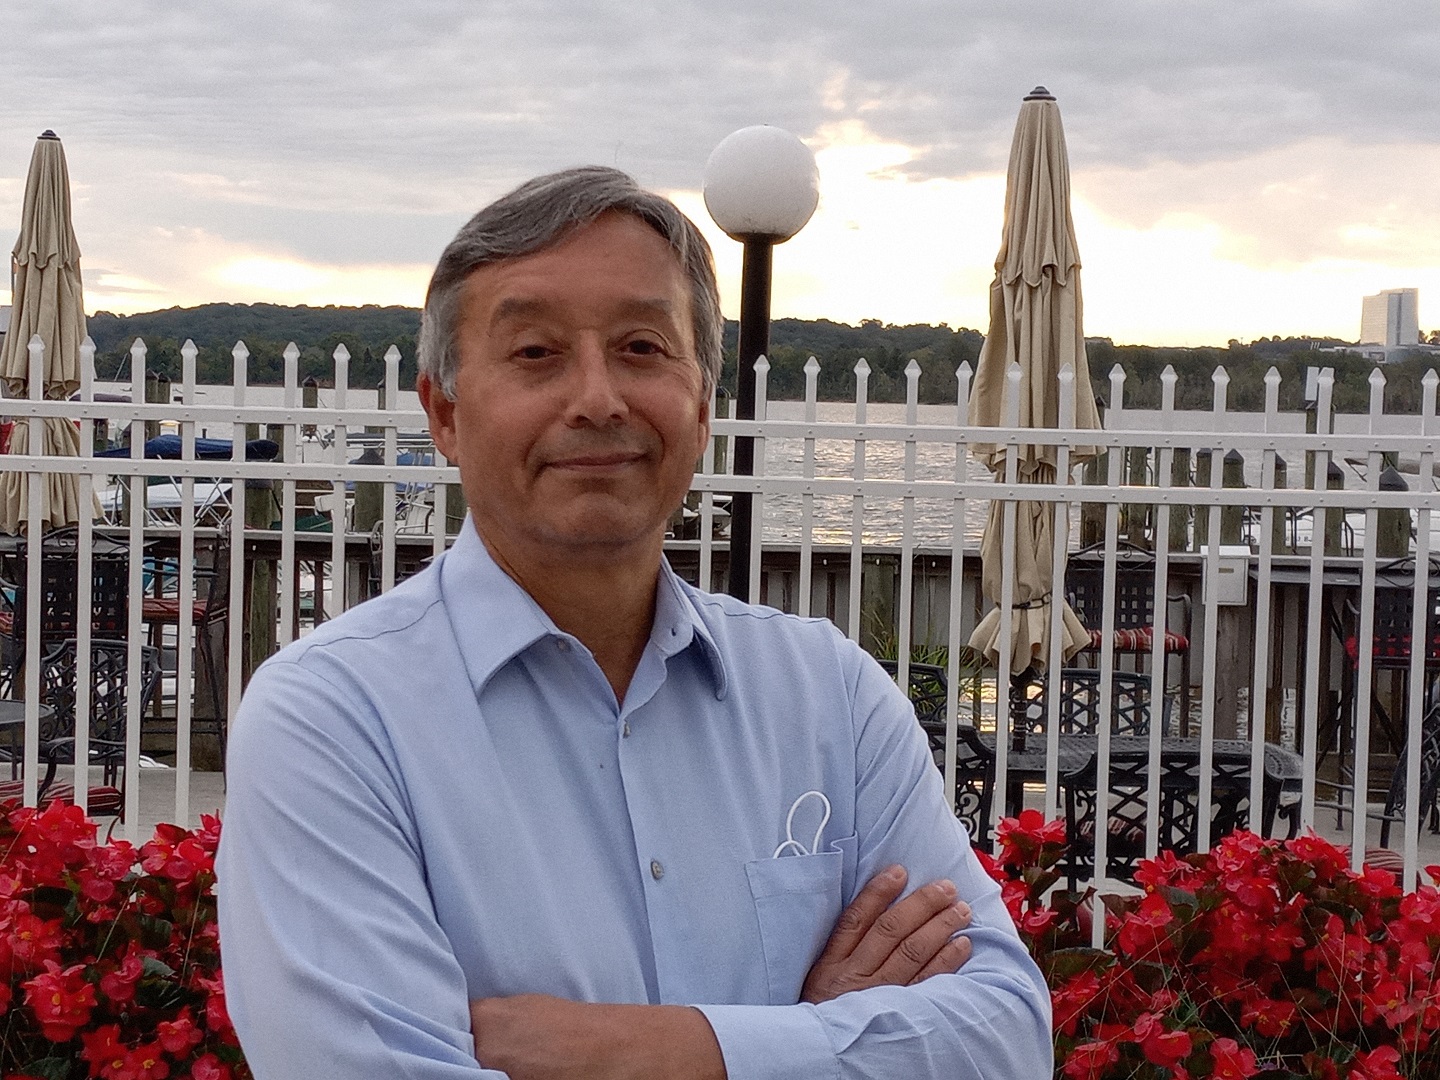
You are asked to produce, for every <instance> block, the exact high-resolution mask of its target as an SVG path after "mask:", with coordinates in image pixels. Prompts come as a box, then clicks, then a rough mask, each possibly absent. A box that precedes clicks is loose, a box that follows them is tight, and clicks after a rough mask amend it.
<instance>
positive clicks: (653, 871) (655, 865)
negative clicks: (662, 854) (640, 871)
mask: <svg viewBox="0 0 1440 1080" xmlns="http://www.w3.org/2000/svg"><path fill="white" fill-rule="evenodd" d="M650 876H651V877H653V878H654V879H655V880H656V881H659V880H660V879H661V878H662V877H664V876H665V868H664V867H663V866H661V865H660V860H659V859H651V860H650Z"/></svg>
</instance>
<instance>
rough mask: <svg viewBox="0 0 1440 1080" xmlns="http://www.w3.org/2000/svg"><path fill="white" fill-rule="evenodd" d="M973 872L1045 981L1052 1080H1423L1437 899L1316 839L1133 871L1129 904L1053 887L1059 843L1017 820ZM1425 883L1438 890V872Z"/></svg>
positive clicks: (1033, 814)
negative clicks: (998, 901)
mask: <svg viewBox="0 0 1440 1080" xmlns="http://www.w3.org/2000/svg"><path fill="white" fill-rule="evenodd" d="M998 836H999V838H1000V856H999V858H998V859H990V858H988V856H982V857H983V858H984V859H985V861H986V862H987V863H988V864H989V866H988V868H989V869H990V872H991V874H992V875H993V876H994V877H995V878H996V879H997V880H998V881H1000V882H1001V886H1002V890H1003V894H1004V897H1005V902H1006V904H1007V906H1008V907H1009V909H1010V912H1011V914H1012V915H1013V916H1014V918H1015V922H1016V925H1017V926H1018V927H1019V928H1020V932H1021V935H1022V937H1024V939H1025V941H1026V943H1027V944H1028V945H1029V946H1030V949H1031V951H1032V953H1033V954H1034V956H1035V958H1036V960H1037V961H1038V962H1039V964H1040V967H1041V969H1042V970H1043V971H1044V973H1045V977H1046V981H1047V982H1048V983H1049V985H1050V988H1051V996H1052V1000H1053V1003H1054V1010H1055V1056H1056V1062H1057V1068H1056V1075H1057V1077H1063V1078H1064V1080H1120V1078H1122V1077H1125V1078H1138V1080H1171V1078H1175V1080H1210V1078H1213V1080H1243V1078H1246V1077H1252V1076H1253V1077H1266V1078H1270V1080H1300V1078H1305V1080H1395V1078H1399V1077H1404V1078H1407V1080H1422V1078H1426V1080H1429V1078H1437V1077H1440V1040H1437V1039H1436V1038H1435V1036H1436V1032H1437V1030H1440V982H1437V970H1436V965H1437V960H1440V890H1437V889H1436V888H1435V886H1433V885H1426V886H1423V887H1422V888H1420V889H1419V890H1417V891H1416V892H1413V893H1408V894H1406V893H1404V892H1402V890H1401V889H1400V887H1399V885H1398V884H1397V882H1396V878H1395V875H1394V874H1392V873H1390V872H1389V871H1386V870H1379V869H1375V868H1366V869H1365V870H1364V871H1363V872H1361V873H1354V872H1352V871H1351V870H1350V869H1349V865H1348V858H1347V856H1346V853H1345V852H1344V851H1342V850H1341V849H1339V848H1337V847H1335V846H1334V845H1332V844H1330V843H1328V842H1327V841H1325V840H1323V839H1321V838H1319V837H1316V836H1313V835H1311V836H1303V837H1299V838H1297V839H1295V840H1288V841H1279V840H1265V839H1261V838H1260V837H1258V836H1256V835H1254V834H1252V833H1244V832H1237V833H1235V834H1233V835H1231V836H1229V837H1226V838H1225V839H1224V840H1221V841H1220V842H1219V843H1218V844H1217V845H1216V846H1215V847H1214V848H1213V849H1212V850H1211V851H1209V852H1208V853H1206V854H1204V855H1192V856H1189V857H1187V858H1183V859H1180V858H1176V857H1175V856H1174V855H1173V854H1171V853H1169V852H1162V853H1161V855H1160V856H1159V857H1158V858H1156V859H1152V860H1148V861H1146V862H1145V863H1142V864H1141V867H1140V869H1139V871H1138V873H1137V875H1136V880H1137V882H1138V883H1139V884H1140V885H1142V886H1143V887H1144V890H1145V891H1144V895H1143V896H1137V897H1128V898H1123V899H1121V898H1115V897H1106V898H1104V901H1103V903H1102V904H1101V910H1102V911H1103V917H1104V920H1105V924H1104V931H1103V934H1104V940H1105V944H1106V948H1105V949H1104V950H1101V949H1094V948H1091V947H1090V941H1091V931H1092V928H1093V919H1094V917H1095V916H1094V915H1093V911H1094V903H1095V898H1094V897H1093V896H1092V895H1090V894H1088V893H1087V894H1085V895H1082V896H1077V895H1075V894H1071V893H1067V892H1063V891H1057V892H1055V893H1052V894H1051V895H1050V898H1049V900H1048V901H1046V900H1045V899H1044V896H1045V894H1046V893H1047V892H1048V891H1049V890H1050V889H1051V887H1052V886H1054V885H1055V884H1056V883H1057V882H1058V881H1059V878H1060V875H1059V873H1058V872H1057V871H1056V869H1055V867H1056V865H1057V864H1058V863H1059V861H1060V859H1061V856H1062V855H1063V853H1064V849H1065V829H1064V825H1063V823H1061V822H1059V821H1053V822H1048V823H1047V822H1045V821H1044V820H1043V818H1042V817H1041V815H1040V814H1039V812H1038V811H1034V810H1027V811H1025V812H1024V813H1023V814H1022V815H1021V816H1020V817H1019V818H1010V819H1007V820H1006V821H1004V822H1002V823H1001V825H1000V828H999V832H998ZM1427 873H1428V874H1429V875H1430V876H1431V877H1432V878H1433V879H1434V880H1436V881H1437V882H1440V867H1434V866H1432V867H1428V868H1427Z"/></svg>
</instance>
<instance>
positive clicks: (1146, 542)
mask: <svg viewBox="0 0 1440 1080" xmlns="http://www.w3.org/2000/svg"><path fill="white" fill-rule="evenodd" d="M1125 457H1126V465H1127V468H1126V477H1125V483H1126V484H1128V485H1129V486H1130V487H1144V486H1145V478H1146V474H1147V473H1148V472H1149V467H1150V450H1149V448H1148V447H1144V446H1132V447H1130V448H1129V450H1128V451H1127V452H1126V454H1125ZM1120 512H1121V513H1122V514H1123V515H1124V516H1125V539H1126V540H1128V541H1129V542H1130V543H1132V544H1134V545H1135V546H1136V547H1140V548H1149V549H1153V548H1154V547H1155V538H1154V537H1153V536H1151V534H1150V518H1151V507H1150V506H1149V505H1148V504H1147V503H1125V504H1124V505H1122V506H1121V507H1120Z"/></svg>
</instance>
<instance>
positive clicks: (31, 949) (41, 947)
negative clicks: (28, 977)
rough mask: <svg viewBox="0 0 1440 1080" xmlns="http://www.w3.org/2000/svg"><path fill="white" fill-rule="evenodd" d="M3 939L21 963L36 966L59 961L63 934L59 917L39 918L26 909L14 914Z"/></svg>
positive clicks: (11, 953) (12, 954) (31, 966)
mask: <svg viewBox="0 0 1440 1080" xmlns="http://www.w3.org/2000/svg"><path fill="white" fill-rule="evenodd" d="M5 941H6V945H7V946H8V947H9V952H10V955H11V956H13V957H14V958H15V959H16V960H18V961H19V962H20V963H21V964H22V965H25V966H27V967H30V968H38V967H41V966H42V965H44V964H46V963H51V962H56V963H58V962H59V960H60V946H61V945H62V944H63V943H64V935H63V933H62V932H61V923H60V920H59V919H41V918H39V917H38V916H36V915H33V914H31V913H30V912H28V911H26V912H22V913H21V914H19V915H17V916H15V918H14V920H13V921H12V922H11V928H10V932H9V934H8V935H6V939H5Z"/></svg>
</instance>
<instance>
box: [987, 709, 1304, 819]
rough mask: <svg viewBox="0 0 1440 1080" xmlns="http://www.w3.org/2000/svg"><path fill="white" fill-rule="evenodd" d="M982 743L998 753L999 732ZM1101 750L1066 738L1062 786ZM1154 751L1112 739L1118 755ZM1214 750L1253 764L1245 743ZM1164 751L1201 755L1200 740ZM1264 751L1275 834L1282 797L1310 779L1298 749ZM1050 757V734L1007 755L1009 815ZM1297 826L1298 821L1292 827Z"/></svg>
mask: <svg viewBox="0 0 1440 1080" xmlns="http://www.w3.org/2000/svg"><path fill="white" fill-rule="evenodd" d="M980 741H981V742H982V743H983V744H984V745H985V746H986V748H987V749H989V750H991V751H992V752H993V751H994V749H995V734H994V732H981V733H980ZM1099 745H1100V739H1099V736H1097V735H1061V736H1060V738H1059V746H1058V748H1057V757H1056V763H1057V766H1058V768H1057V772H1058V773H1059V777H1060V785H1061V786H1062V787H1064V786H1065V783H1066V778H1067V777H1069V776H1073V775H1074V774H1076V773H1078V772H1080V770H1081V769H1083V768H1085V767H1086V766H1087V765H1088V764H1089V763H1090V761H1091V759H1092V758H1094V757H1095V756H1096V754H1097V753H1098V751H1099ZM1149 747H1150V740H1149V738H1148V737H1145V736H1130V735H1115V736H1112V737H1111V739H1110V750H1111V752H1112V753H1117V752H1118V753H1127V754H1135V753H1139V754H1144V753H1146V752H1148V750H1149ZM1214 747H1215V749H1214V758H1215V759H1216V760H1228V761H1248V760H1249V758H1250V753H1251V744H1250V742H1249V741H1248V740H1245V739H1216V740H1215V741H1214ZM1160 751H1161V754H1162V755H1165V754H1179V753H1186V752H1189V753H1194V754H1197V755H1198V754H1199V752H1200V740H1199V739H1198V738H1195V737H1189V738H1186V737H1180V736H1173V735H1172V736H1166V737H1165V738H1162V739H1161V740H1160ZM1264 751H1265V762H1264V769H1265V785H1264V787H1265V790H1266V803H1267V805H1266V806H1265V807H1264V808H1263V815H1262V816H1263V818H1264V821H1265V831H1266V832H1267V833H1268V832H1270V831H1271V830H1272V827H1273V824H1274V817H1275V814H1276V812H1277V811H1278V810H1279V809H1280V806H1279V797H1280V796H1281V795H1282V794H1291V793H1298V792H1299V791H1300V783H1301V778H1302V776H1303V775H1304V762H1303V760H1302V759H1301V757H1300V755H1299V754H1297V753H1295V752H1294V751H1293V750H1287V749H1286V748H1285V747H1283V746H1277V745H1276V744H1274V743H1268V742H1267V743H1266V744H1265V746H1264ZM1047 757H1048V752H1047V746H1046V737H1045V736H1044V735H1036V736H1033V737H1032V738H1031V739H1030V740H1029V741H1028V742H1027V744H1026V747H1025V749H1024V750H1014V749H1012V750H1010V751H1009V753H1008V754H1007V755H1006V768H1005V775H1006V799H1005V812H1006V813H1007V814H1012V815H1013V814H1018V813H1019V812H1020V811H1021V810H1022V809H1023V808H1024V785H1025V784H1043V783H1044V782H1045V765H1046V760H1047ZM1272 796H1273V798H1272ZM1293 824H1294V822H1293V821H1292V828H1293Z"/></svg>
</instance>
